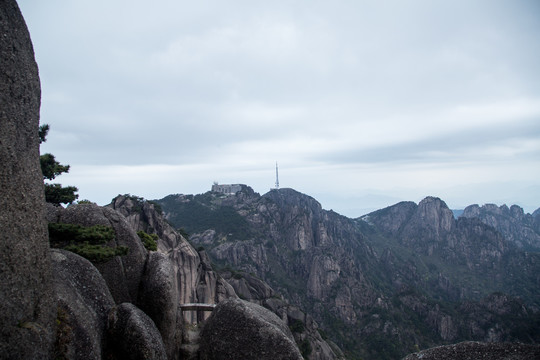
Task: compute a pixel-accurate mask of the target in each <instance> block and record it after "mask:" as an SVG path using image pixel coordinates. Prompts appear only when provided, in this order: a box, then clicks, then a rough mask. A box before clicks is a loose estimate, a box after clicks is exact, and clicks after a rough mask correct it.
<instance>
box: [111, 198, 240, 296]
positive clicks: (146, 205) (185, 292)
mask: <svg viewBox="0 0 540 360" xmlns="http://www.w3.org/2000/svg"><path fill="white" fill-rule="evenodd" d="M109 207H110V208H112V209H114V210H116V211H118V212H119V213H121V214H122V215H124V216H125V218H126V221H127V222H128V223H129V224H130V225H131V227H132V228H134V229H135V230H137V231H138V230H142V231H145V232H147V233H152V234H157V235H158V237H159V240H158V251H159V252H161V253H163V254H165V255H166V256H167V258H168V259H169V260H170V261H171V264H172V266H173V273H174V276H175V282H176V288H177V289H178V294H177V299H178V302H179V303H180V304H186V303H208V304H215V303H217V302H219V301H221V300H223V299H226V298H229V297H236V295H235V294H234V290H233V289H232V288H231V286H230V285H229V284H227V283H226V282H224V281H222V279H221V277H219V276H218V275H217V274H216V273H215V272H214V271H213V270H212V268H211V266H209V262H206V265H205V262H204V258H201V255H200V254H199V252H197V251H196V250H195V249H194V248H193V247H192V246H191V245H190V244H189V243H188V242H187V240H186V239H185V238H183V237H182V235H180V234H179V233H178V232H177V231H176V230H175V229H174V228H172V227H171V226H170V225H169V224H168V223H167V222H166V221H165V219H164V218H163V216H162V215H161V214H160V212H159V211H157V210H156V208H155V205H154V204H153V203H151V202H148V201H145V200H144V199H141V198H137V197H134V196H127V195H119V196H117V197H116V198H115V199H113V202H112V203H111V204H110V205H109Z"/></svg>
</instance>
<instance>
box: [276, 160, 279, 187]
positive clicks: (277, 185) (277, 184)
mask: <svg viewBox="0 0 540 360" xmlns="http://www.w3.org/2000/svg"><path fill="white" fill-rule="evenodd" d="M276 189H279V176H278V167H277V161H276Z"/></svg>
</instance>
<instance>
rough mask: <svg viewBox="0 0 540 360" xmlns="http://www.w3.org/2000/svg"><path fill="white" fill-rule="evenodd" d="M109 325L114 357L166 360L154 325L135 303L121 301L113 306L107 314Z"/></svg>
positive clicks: (159, 336)
mask: <svg viewBox="0 0 540 360" xmlns="http://www.w3.org/2000/svg"><path fill="white" fill-rule="evenodd" d="M108 326H109V328H108V332H109V338H108V340H109V342H110V343H111V356H112V357H113V358H116V359H125V358H126V357H128V358H129V359H133V360H146V359H155V360H167V353H166V351H165V345H164V344H163V340H162V338H161V335H160V333H159V331H158V329H157V328H156V325H155V324H154V322H153V321H152V320H151V319H150V318H149V317H148V316H147V315H146V314H145V313H144V312H143V311H141V310H140V309H138V308H137V307H136V306H135V305H133V304H129V303H124V304H120V305H119V306H118V307H116V308H114V309H113V310H112V311H111V313H110V314H109V321H108Z"/></svg>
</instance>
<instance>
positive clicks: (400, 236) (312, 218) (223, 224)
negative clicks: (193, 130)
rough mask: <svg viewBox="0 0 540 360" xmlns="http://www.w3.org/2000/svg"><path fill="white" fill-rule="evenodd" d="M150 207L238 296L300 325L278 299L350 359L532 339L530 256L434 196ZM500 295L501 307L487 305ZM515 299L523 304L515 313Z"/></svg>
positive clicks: (277, 194)
mask: <svg viewBox="0 0 540 360" xmlns="http://www.w3.org/2000/svg"><path fill="white" fill-rule="evenodd" d="M156 202H157V203H158V204H159V205H161V207H162V208H163V211H164V214H165V217H166V218H167V219H168V220H169V221H171V222H173V224H174V226H175V227H177V228H185V230H186V231H187V232H189V233H191V234H190V241H191V242H192V243H194V244H195V245H196V246H204V248H205V249H206V252H207V253H208V254H209V256H210V258H211V259H212V261H214V262H216V263H217V264H218V266H221V267H223V268H225V269H228V270H226V271H225V272H223V276H224V277H226V278H227V279H228V280H229V281H230V282H231V284H232V285H233V287H235V290H236V291H237V293H238V294H239V295H240V296H241V297H242V298H244V299H247V300H250V301H254V302H257V303H259V304H262V305H263V306H265V307H268V308H271V309H272V310H273V311H275V312H276V313H279V314H280V315H279V316H280V317H281V318H282V319H285V318H287V322H288V324H289V325H290V326H293V325H298V326H299V323H297V322H294V319H295V317H294V310H292V309H290V310H289V309H287V306H286V305H283V304H282V305H279V306H283V308H282V309H281V310H278V309H279V306H274V305H276V304H275V303H279V301H278V299H279V298H282V299H286V303H287V302H288V303H290V304H292V305H294V306H296V307H297V309H298V308H300V309H304V310H305V311H306V312H307V313H308V314H310V315H311V316H313V318H314V319H315V320H316V323H318V324H319V325H320V328H319V329H320V330H324V331H323V332H322V334H325V335H328V337H329V338H330V339H332V340H334V341H335V342H336V343H337V344H338V345H339V346H340V347H342V348H344V350H345V351H348V352H350V354H351V356H356V357H361V358H365V359H375V358H376V359H395V358H399V357H402V356H404V355H405V354H406V353H409V352H412V351H413V350H414V349H415V348H418V347H420V348H427V347H432V346H435V345H437V344H441V343H448V342H457V341H462V340H471V339H472V340H480V341H526V342H539V341H540V339H538V338H537V337H535V336H533V337H530V335H529V334H530V333H536V332H537V331H536V330H531V329H533V328H534V329H537V328H538V325H537V324H538V323H537V322H536V320H535V319H537V318H538V316H539V315H538V314H537V312H535V311H534V309H536V308H538V306H539V305H540V293H539V292H538V289H539V288H540V287H539V285H540V282H539V281H540V278H539V277H538V272H539V271H540V268H539V266H540V254H538V253H526V252H523V251H520V250H519V248H517V247H516V246H515V245H514V244H513V243H512V242H511V241H509V240H507V239H506V238H505V237H504V236H503V235H502V234H501V233H500V232H498V231H497V230H496V229H495V228H493V227H492V226H489V225H487V224H485V223H482V222H481V221H480V220H478V219H470V218H465V217H462V218H459V219H458V220H456V219H455V218H454V216H453V213H452V211H451V210H450V209H449V208H448V207H447V206H446V204H445V203H444V201H442V200H441V199H438V198H435V197H427V198H426V199H424V200H422V201H421V202H420V203H419V204H415V203H412V202H403V203H399V204H396V205H394V206H391V207H388V208H386V209H381V210H379V211H376V212H373V213H371V214H369V215H367V216H364V217H362V218H359V219H348V218H346V217H343V216H340V215H339V214H336V213H335V212H332V211H326V210H323V209H322V208H321V205H320V204H319V203H318V202H317V201H315V200H314V199H313V198H311V197H309V196H306V195H304V194H301V193H298V192H296V191H294V190H292V189H279V190H271V191H270V192H269V193H267V194H265V195H263V196H260V195H259V194H256V193H254V192H253V190H252V189H250V188H248V187H246V186H244V187H243V188H242V190H241V191H240V192H237V193H236V194H234V195H231V196H224V195H222V194H218V193H212V192H209V193H206V194H200V195H170V196H168V197H166V198H164V199H161V200H157V201H156ZM212 219H213V221H214V222H211V221H210V220H212ZM227 267H228V268H227ZM227 274H229V275H227ZM245 274H253V275H254V277H250V276H246V275H245ZM256 279H260V280H262V282H264V283H267V284H269V285H270V286H271V289H275V291H276V294H278V295H277V298H278V299H275V298H273V296H274V295H270V297H268V294H270V293H271V291H270V290H269V289H268V288H267V287H265V286H261V284H260V283H258V282H257V281H256ZM503 291H504V292H507V293H508V294H509V295H504V294H502V295H503V296H507V300H508V301H506V302H505V301H499V300H497V301H495V300H494V299H496V298H498V295H497V294H498V293H501V292H503ZM257 293H260V294H263V295H262V296H261V297H258V295H255V294H257ZM492 293H495V295H493V296H491V295H490V294H492ZM516 296H520V297H523V299H526V301H527V302H526V303H522V305H523V309H522V308H521V306H519V305H518V304H519V301H518V300H517V299H516V298H515V297H516ZM508 304H513V305H511V306H508ZM503 308H511V309H512V310H511V312H512V313H515V315H516V316H514V317H513V318H512V316H511V315H509V313H508V312H505V311H503V310H502V309H503ZM495 309H497V310H495ZM518 310H519V311H518ZM300 318H301V317H300ZM510 318H512V320H509V319H510ZM305 324H306V323H304V326H306V325H305ZM306 327H307V326H306ZM523 329H529V330H527V331H524V330H523ZM538 330H539V331H540V329H538ZM297 335H298V334H295V337H296V338H297V339H296V340H297V343H299V342H298V340H300V341H303V338H299V339H298V336H297ZM312 348H313V349H314V348H315V347H314V346H312ZM336 355H337V354H336ZM317 356H319V354H318V353H316V352H315V351H313V352H312V353H311V354H310V355H309V356H308V357H309V358H316V357H317Z"/></svg>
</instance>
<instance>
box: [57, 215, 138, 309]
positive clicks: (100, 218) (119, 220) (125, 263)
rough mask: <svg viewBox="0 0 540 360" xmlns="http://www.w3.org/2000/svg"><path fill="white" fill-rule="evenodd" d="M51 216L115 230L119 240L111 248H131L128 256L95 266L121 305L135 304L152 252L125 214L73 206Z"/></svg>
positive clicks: (116, 237)
mask: <svg viewBox="0 0 540 360" xmlns="http://www.w3.org/2000/svg"><path fill="white" fill-rule="evenodd" d="M51 212H56V213H55V215H54V217H56V218H57V219H58V222H61V223H67V224H78V225H82V226H94V225H103V226H111V227H112V228H113V229H114V231H115V239H114V240H112V241H111V243H110V244H108V245H109V246H113V247H116V246H121V245H123V246H127V247H128V248H129V252H128V254H127V255H125V256H120V257H118V256H117V257H114V258H113V259H112V260H110V261H108V262H106V263H100V264H95V266H96V267H97V268H98V270H99V271H100V272H101V274H102V275H103V278H104V279H105V281H107V284H108V286H109V289H110V290H111V294H112V295H113V297H114V300H115V302H116V303H117V304H120V303H122V302H132V303H135V302H136V301H137V297H138V291H139V284H140V282H141V278H142V274H143V271H144V267H145V263H146V257H147V253H148V252H147V250H146V249H145V248H144V246H143V244H142V242H141V240H140V238H139V236H138V235H137V234H136V232H135V230H134V229H133V228H132V227H131V226H130V225H129V224H128V223H127V221H126V219H125V218H124V217H123V216H122V214H120V213H118V212H116V211H114V210H113V209H110V208H107V207H100V206H97V205H95V204H81V205H71V206H68V207H67V208H66V209H49V215H48V217H49V218H53V215H51Z"/></svg>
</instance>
